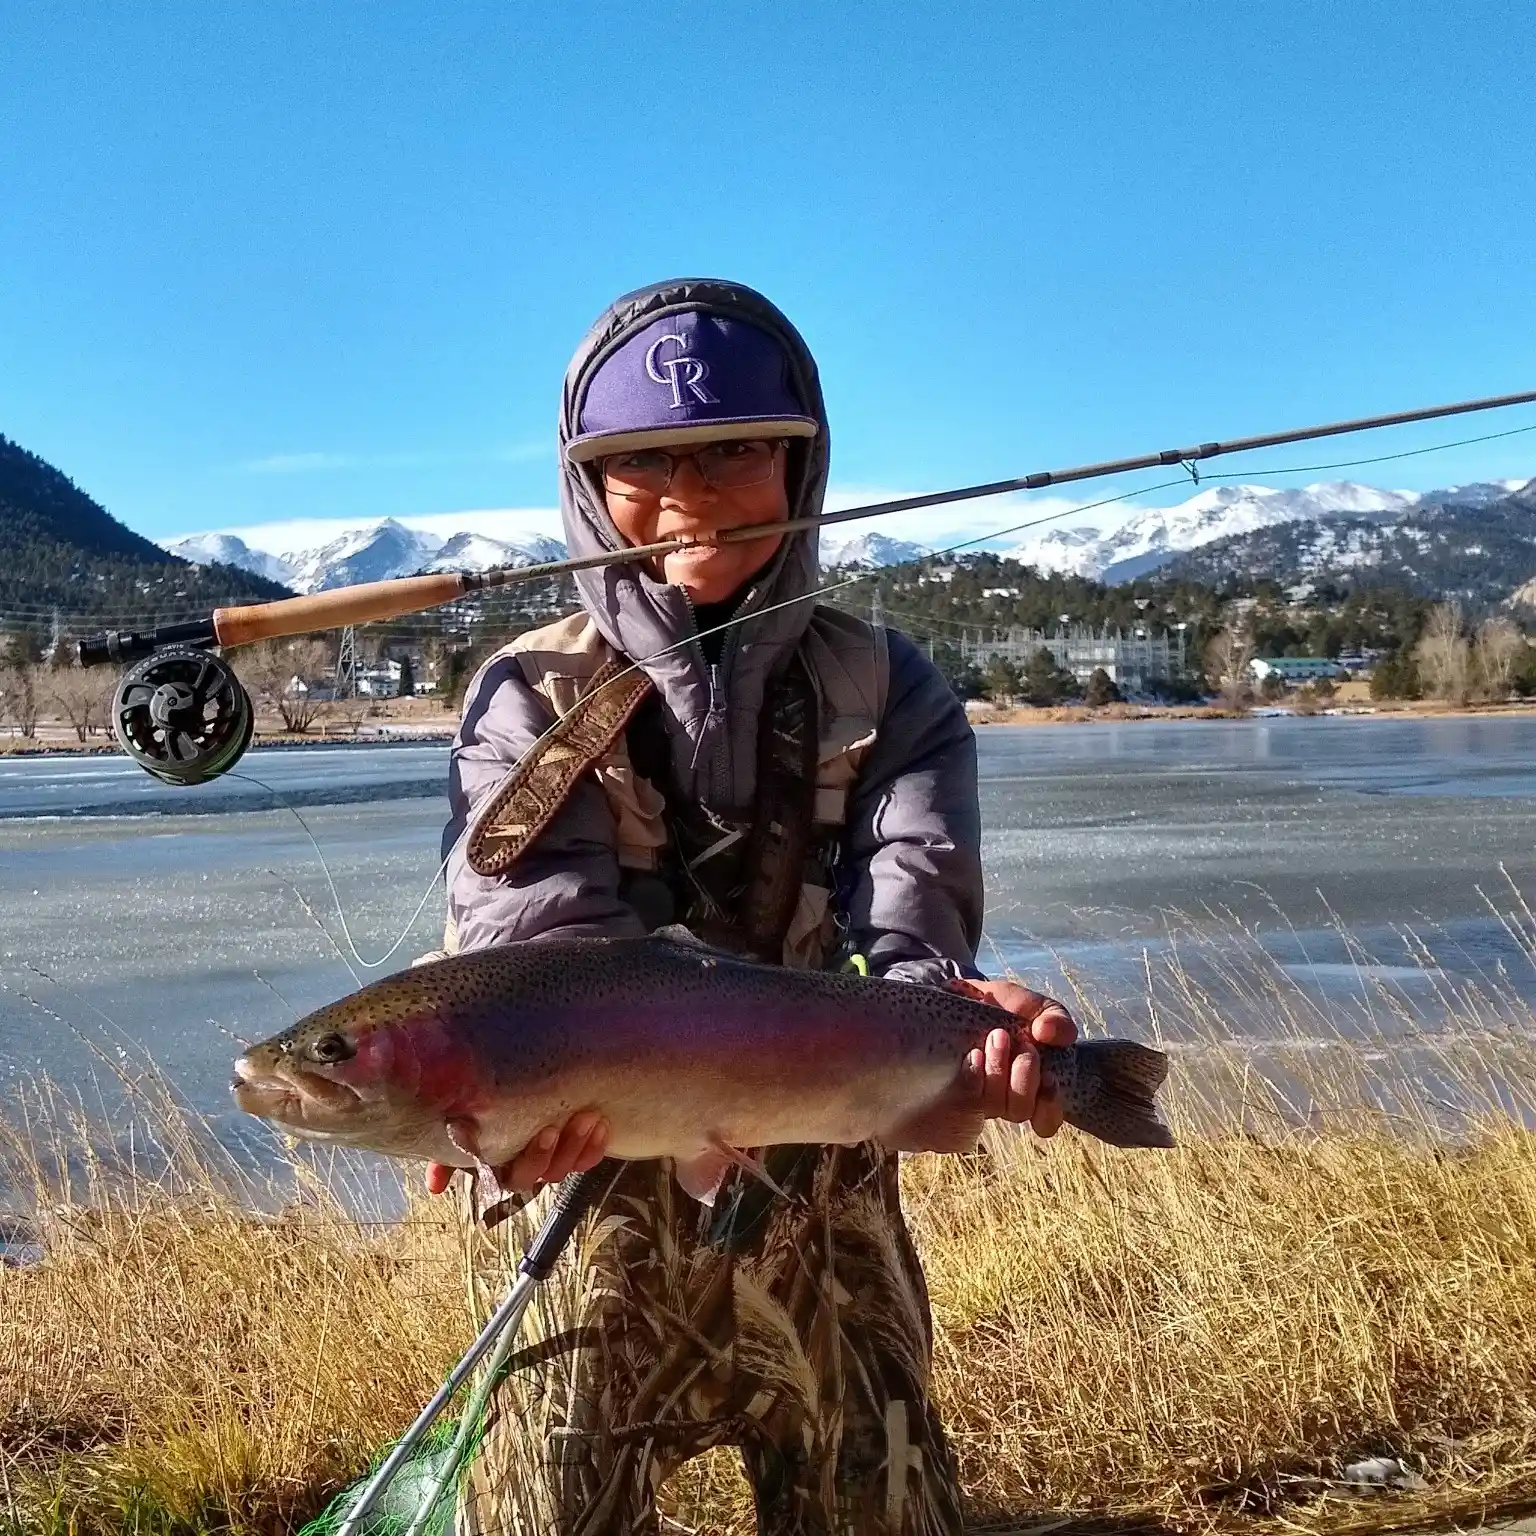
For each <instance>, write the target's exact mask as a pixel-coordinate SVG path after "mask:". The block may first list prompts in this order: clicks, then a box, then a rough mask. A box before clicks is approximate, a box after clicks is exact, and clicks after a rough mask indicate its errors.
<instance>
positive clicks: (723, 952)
mask: <svg viewBox="0 0 1536 1536" xmlns="http://www.w3.org/2000/svg"><path fill="white" fill-rule="evenodd" d="M650 937H651V938H653V939H665V940H666V941H667V943H669V944H680V945H682V947H683V948H684V949H696V950H698V952H699V953H700V954H703V955H719V956H721V957H722V958H724V959H726V960H736V959H739V958H740V957H739V956H737V955H733V954H732V953H731V952H730V951H729V950H728V949H717V948H716V947H715V946H714V945H713V944H710V943H708V942H707V941H705V940H704V939H701V938H700V937H699V936H698V934H696V933H695V932H694V931H693V929H691V928H686V927H684V926H683V924H682V923H667V924H666V925H665V926H664V927H661V928H653V929H652V930H651V933H650Z"/></svg>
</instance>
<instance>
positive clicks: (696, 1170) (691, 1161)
mask: <svg viewBox="0 0 1536 1536" xmlns="http://www.w3.org/2000/svg"><path fill="white" fill-rule="evenodd" d="M730 1170H731V1160H730V1158H728V1157H725V1156H723V1155H722V1154H721V1153H719V1152H716V1151H713V1150H711V1151H709V1152H701V1153H700V1154H699V1155H698V1156H697V1157H688V1158H683V1157H680V1158H678V1159H677V1160H676V1161H675V1162H674V1164H673V1168H672V1171H673V1173H674V1174H675V1175H676V1178H677V1182H678V1183H679V1184H680V1185H681V1186H682V1189H683V1192H684V1194H688V1195H691V1196H692V1197H693V1198H694V1199H695V1200H697V1201H698V1202H699V1204H700V1205H707V1206H710V1207H713V1206H714V1203H715V1196H716V1195H717V1194H719V1192H720V1186H721V1185H722V1184H723V1183H725V1176H726V1174H727V1173H729V1172H730Z"/></svg>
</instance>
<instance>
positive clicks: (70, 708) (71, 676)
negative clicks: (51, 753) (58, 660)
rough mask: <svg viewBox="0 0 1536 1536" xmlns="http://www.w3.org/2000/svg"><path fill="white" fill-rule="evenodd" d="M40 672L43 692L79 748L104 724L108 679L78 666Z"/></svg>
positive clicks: (109, 695) (110, 687) (110, 683)
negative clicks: (67, 727)
mask: <svg viewBox="0 0 1536 1536" xmlns="http://www.w3.org/2000/svg"><path fill="white" fill-rule="evenodd" d="M41 670H42V680H43V691H44V693H45V694H46V695H47V697H48V700H49V701H50V702H51V703H52V704H53V705H54V706H55V707H56V708H57V709H58V711H59V713H60V714H61V715H63V717H64V718H65V720H66V721H68V722H69V725H70V727H71V728H72V729H73V731H74V733H75V739H76V740H77V741H78V742H80V743H81V744H82V745H84V743H85V738H86V737H87V736H89V735H90V733H91V732H92V731H93V730H94V729H95V728H96V727H97V726H99V725H103V724H105V722H106V719H107V714H108V712H109V711H110V709H111V707H112V690H113V687H114V683H113V680H112V678H111V676H110V675H109V674H107V673H105V672H92V671H87V670H86V669H85V668H84V667H82V666H79V665H78V664H76V665H73V666H69V665H66V666H62V667H48V668H46V669H41Z"/></svg>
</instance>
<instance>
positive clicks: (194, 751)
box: [112, 645, 255, 784]
mask: <svg viewBox="0 0 1536 1536" xmlns="http://www.w3.org/2000/svg"><path fill="white" fill-rule="evenodd" d="M254 728H255V716H254V715H253V713H252V711H251V698H250V695H249V694H248V693H247V692H246V691H245V686H244V685H243V684H242V683H241V681H240V679H239V678H238V677H236V676H235V673H234V670H233V669H232V668H231V667H230V665H229V663H228V662H226V661H225V660H224V659H223V658H222V657H219V656H215V655H214V654H213V653H212V652H211V651H205V650H200V649H199V648H198V647H196V646H192V645H173V646H168V647H167V648H165V649H164V650H159V651H155V652H154V653H153V654H151V655H149V656H146V657H145V658H144V659H143V660H142V661H140V662H137V663H135V664H134V665H133V666H131V667H129V669H128V670H127V671H126V672H125V673H123V676H122V679H121V681H120V682H119V683H118V685H117V692H116V693H115V694H114V695H113V697H112V732H113V734H114V735H115V736H116V737H117V739H118V743H119V744H120V745H121V747H122V749H123V751H125V752H126V753H127V754H128V756H129V757H131V758H132V759H133V760H134V762H136V763H137V764H138V765H139V767H141V768H142V769H144V771H145V772H146V773H151V774H153V775H154V776H155V777H156V778H157V779H159V780H161V782H162V783H166V784H202V783H204V782H206V781H207V780H208V779H214V778H217V777H218V776H219V775H220V774H221V773H225V772H227V771H228V770H229V769H231V768H233V767H234V765H235V764H236V763H237V762H239V760H240V758H241V756H242V755H243V754H244V752H245V749H246V748H247V747H248V746H250V744H251V732H252V730H253V729H254Z"/></svg>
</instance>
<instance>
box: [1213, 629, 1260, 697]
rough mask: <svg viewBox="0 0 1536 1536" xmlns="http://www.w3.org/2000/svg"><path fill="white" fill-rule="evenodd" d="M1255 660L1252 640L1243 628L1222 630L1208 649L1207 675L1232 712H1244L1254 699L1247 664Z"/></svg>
mask: <svg viewBox="0 0 1536 1536" xmlns="http://www.w3.org/2000/svg"><path fill="white" fill-rule="evenodd" d="M1252 660H1253V641H1252V639H1251V638H1250V637H1249V634H1248V631H1247V629H1246V628H1244V627H1243V626H1241V625H1237V624H1232V625H1229V626H1228V627H1227V628H1226V629H1223V630H1220V631H1219V632H1218V633H1217V635H1216V637H1215V638H1214V639H1213V640H1212V641H1211V643H1210V644H1209V645H1208V646H1206V648H1205V675H1206V678H1207V679H1208V680H1209V682H1210V684H1211V686H1212V687H1213V688H1216V689H1218V690H1220V693H1221V698H1222V702H1223V703H1224V704H1226V705H1227V707H1228V708H1229V709H1242V708H1243V707H1244V706H1245V705H1247V704H1249V703H1251V702H1252V700H1253V680H1252V678H1251V677H1250V676H1249V672H1248V664H1249V663H1250V662H1251V661H1252Z"/></svg>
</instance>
